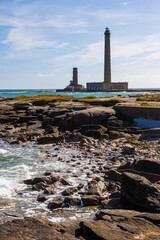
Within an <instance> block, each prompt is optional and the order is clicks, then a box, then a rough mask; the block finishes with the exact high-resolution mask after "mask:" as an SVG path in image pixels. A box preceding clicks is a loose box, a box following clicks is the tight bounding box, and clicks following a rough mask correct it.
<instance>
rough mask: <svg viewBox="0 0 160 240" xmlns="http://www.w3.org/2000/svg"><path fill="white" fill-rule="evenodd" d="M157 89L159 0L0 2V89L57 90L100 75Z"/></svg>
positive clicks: (131, 85)
mask: <svg viewBox="0 0 160 240" xmlns="http://www.w3.org/2000/svg"><path fill="white" fill-rule="evenodd" d="M106 27H109V29H110V31H111V71H112V82H121V81H123V82H124V81H127V82H128V83H129V88H160V0H128V1H127V0H59V1H57V0H0V89H25V88H28V89H57V88H64V87H65V86H66V85H68V84H69V81H70V80H71V79H72V69H73V67H77V68H78V73H79V83H80V84H83V85H84V86H85V85H86V82H97V81H98V82H99V81H101V82H102V81H103V79H104V31H105V28H106Z"/></svg>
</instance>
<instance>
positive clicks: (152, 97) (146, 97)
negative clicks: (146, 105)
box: [136, 94, 160, 102]
mask: <svg viewBox="0 0 160 240" xmlns="http://www.w3.org/2000/svg"><path fill="white" fill-rule="evenodd" d="M136 101H145V102H160V94H154V95H141V96H139V97H138V98H137V99H136Z"/></svg>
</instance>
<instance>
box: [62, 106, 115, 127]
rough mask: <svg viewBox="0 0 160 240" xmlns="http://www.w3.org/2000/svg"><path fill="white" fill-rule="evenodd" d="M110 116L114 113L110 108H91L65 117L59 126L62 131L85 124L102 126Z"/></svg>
mask: <svg viewBox="0 0 160 240" xmlns="http://www.w3.org/2000/svg"><path fill="white" fill-rule="evenodd" d="M111 115H115V111H114V110H113V108H111V107H107V108H105V107H93V108H88V109H85V110H80V111H76V112H73V113H72V114H70V115H68V116H66V117H65V118H64V119H63V120H62V121H61V122H60V123H59V126H60V127H61V128H62V129H63V130H67V129H68V130H73V129H76V128H79V127H80V126H81V125H86V124H102V123H103V122H105V120H106V119H107V118H109V117H110V116H111Z"/></svg>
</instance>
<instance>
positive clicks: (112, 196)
mask: <svg viewBox="0 0 160 240" xmlns="http://www.w3.org/2000/svg"><path fill="white" fill-rule="evenodd" d="M120 197H121V192H120V191H115V192H113V193H111V195H110V196H109V198H110V199H111V198H120Z"/></svg>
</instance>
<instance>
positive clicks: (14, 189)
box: [0, 140, 93, 222]
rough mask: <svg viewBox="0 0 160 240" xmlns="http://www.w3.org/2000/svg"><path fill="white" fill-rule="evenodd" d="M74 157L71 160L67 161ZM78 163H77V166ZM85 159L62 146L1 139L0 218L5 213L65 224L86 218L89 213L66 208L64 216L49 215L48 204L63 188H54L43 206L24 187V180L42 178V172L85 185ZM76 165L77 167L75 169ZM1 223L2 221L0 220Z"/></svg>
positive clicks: (78, 153)
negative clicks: (78, 218)
mask: <svg viewBox="0 0 160 240" xmlns="http://www.w3.org/2000/svg"><path fill="white" fill-rule="evenodd" d="M73 155H74V164H73V161H70V160H71V159H72V157H73ZM76 161H80V162H81V163H80V164H76ZM86 163H87V160H86V159H85V158H84V156H83V154H82V153H80V152H79V151H77V150H76V149H72V148H66V147H65V146H59V147H57V146H53V145H47V146H39V145H37V144H35V143H28V144H25V145H21V146H20V145H10V144H8V143H6V142H4V141H2V140H0V216H1V215H2V216H3V213H4V215H5V216H6V213H7V214H8V211H9V212H11V211H12V214H11V215H14V212H16V213H19V214H22V215H23V216H32V217H38V218H43V217H44V218H48V219H49V220H51V221H56V222H57V221H65V220H67V219H73V218H77V217H81V216H82V215H83V217H84V216H86V217H88V216H90V215H91V214H92V212H93V211H92V210H84V209H82V208H79V209H76V210H75V209H74V208H73V209H72V208H71V209H66V210H63V213H61V214H60V213H59V212H54V213H53V212H51V211H50V210H49V209H48V208H47V205H48V202H49V201H51V200H56V199H57V198H59V197H61V193H62V191H64V189H65V186H60V187H58V188H55V191H54V194H53V195H49V199H48V200H47V201H46V202H45V203H40V202H38V201H37V196H38V194H39V192H37V191H32V189H31V188H30V187H29V186H27V185H26V184H24V182H23V181H24V180H25V179H28V178H33V177H37V176H43V174H44V172H45V171H51V172H52V173H54V174H55V175H58V176H63V177H65V178H66V179H67V180H68V181H69V182H70V183H71V184H72V186H77V185H78V184H79V183H83V184H84V185H86V184H87V182H88V180H89V178H88V177H87V174H86V173H87V171H88V169H86V168H85V166H86ZM77 165H78V167H77ZM0 220H1V219H0Z"/></svg>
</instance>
